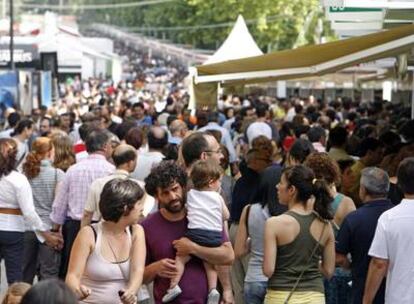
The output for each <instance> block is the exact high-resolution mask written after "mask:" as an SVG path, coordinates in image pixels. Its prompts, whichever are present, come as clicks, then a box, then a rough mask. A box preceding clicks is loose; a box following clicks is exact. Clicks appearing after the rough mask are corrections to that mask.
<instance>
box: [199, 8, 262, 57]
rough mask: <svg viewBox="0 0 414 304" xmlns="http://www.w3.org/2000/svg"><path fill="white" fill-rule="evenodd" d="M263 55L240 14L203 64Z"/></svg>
mask: <svg viewBox="0 0 414 304" xmlns="http://www.w3.org/2000/svg"><path fill="white" fill-rule="evenodd" d="M259 55H263V52H262V51H261V50H260V49H259V47H258V46H257V44H256V41H254V39H253V37H252V35H251V34H250V32H249V29H248V28H247V26H246V22H245V21H244V18H243V16H242V15H239V16H238V17H237V21H236V23H235V24H234V26H233V29H232V30H231V32H230V34H229V36H228V37H227V38H226V40H225V41H224V42H223V44H222V45H221V46H220V48H219V49H218V50H217V51H216V52H215V53H214V55H212V56H211V57H210V58H209V59H208V60H207V61H206V62H204V64H212V63H218V62H223V61H227V60H234V59H241V58H247V57H252V56H259Z"/></svg>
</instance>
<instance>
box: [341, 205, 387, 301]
mask: <svg viewBox="0 0 414 304" xmlns="http://www.w3.org/2000/svg"><path fill="white" fill-rule="evenodd" d="M393 206H394V205H393V204H392V203H391V202H390V201H389V200H388V199H386V200H374V201H370V202H368V203H365V204H363V205H362V206H361V207H360V208H359V209H357V210H355V211H353V212H351V213H350V214H348V216H347V217H346V218H345V220H344V221H343V223H342V225H341V229H340V230H339V233H338V236H337V239H336V252H337V253H340V254H344V255H346V254H348V253H350V254H351V257H352V266H351V269H352V293H353V303H354V304H356V303H358V304H360V303H362V297H363V294H364V288H365V281H366V278H367V273H368V267H369V262H370V260H371V258H370V257H369V256H368V251H369V248H370V246H371V243H372V240H373V238H374V235H375V230H376V228H377V223H378V218H379V217H380V216H381V214H382V213H383V212H385V211H387V210H388V209H390V208H392V207H393ZM384 295H385V280H383V282H382V284H381V287H380V289H379V290H378V292H377V295H376V297H375V300H374V304H379V303H381V304H383V303H384Z"/></svg>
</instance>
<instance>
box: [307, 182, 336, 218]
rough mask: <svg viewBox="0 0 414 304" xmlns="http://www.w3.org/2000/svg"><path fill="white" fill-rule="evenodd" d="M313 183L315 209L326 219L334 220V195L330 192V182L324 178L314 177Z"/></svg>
mask: <svg viewBox="0 0 414 304" xmlns="http://www.w3.org/2000/svg"><path fill="white" fill-rule="evenodd" d="M312 184H313V196H314V197H315V203H314V205H313V210H315V212H316V213H317V214H318V215H319V216H320V217H321V218H323V219H324V220H332V219H333V214H332V210H331V204H332V196H331V194H330V192H329V185H328V183H327V182H326V181H325V180H324V179H313V181H312Z"/></svg>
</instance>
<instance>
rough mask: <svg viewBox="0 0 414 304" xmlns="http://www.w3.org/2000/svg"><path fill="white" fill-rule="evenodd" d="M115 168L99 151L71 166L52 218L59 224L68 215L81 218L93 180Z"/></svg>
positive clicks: (77, 218) (55, 204) (56, 199)
mask: <svg viewBox="0 0 414 304" xmlns="http://www.w3.org/2000/svg"><path fill="white" fill-rule="evenodd" d="M114 170H115V167H114V166H113V165H112V164H111V163H109V162H108V161H107V160H106V159H105V157H104V156H103V155H101V154H97V153H94V154H91V155H89V156H88V157H87V158H86V159H84V160H82V161H81V162H79V163H77V164H75V165H73V166H72V167H70V168H69V170H68V171H67V172H66V175H65V177H64V179H63V182H62V185H61V187H60V188H59V191H58V193H57V196H56V198H55V200H54V202H53V207H52V213H51V215H50V218H51V220H52V221H53V222H54V223H56V224H59V225H63V224H64V222H65V219H66V218H67V217H69V218H71V219H73V220H80V219H81V218H82V215H83V210H84V208H85V203H86V198H87V196H88V191H89V187H90V185H91V184H92V182H93V181H94V180H95V179H97V178H100V177H103V176H106V175H109V174H111V173H112V172H113V171H114Z"/></svg>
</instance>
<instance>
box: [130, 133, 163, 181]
mask: <svg viewBox="0 0 414 304" xmlns="http://www.w3.org/2000/svg"><path fill="white" fill-rule="evenodd" d="M147 139H148V148H149V151H148V152H142V153H140V152H139V153H138V162H137V166H136V168H135V170H134V172H132V173H131V177H132V178H135V179H137V180H140V181H144V179H145V178H146V177H147V176H148V175H149V174H150V172H151V169H152V167H154V166H155V165H157V164H158V163H160V162H161V161H162V160H163V159H164V157H165V156H164V154H162V151H163V149H164V148H165V146H166V145H167V144H168V134H167V131H165V130H164V129H163V128H161V127H155V126H154V127H151V128H150V130H149V131H148V135H147Z"/></svg>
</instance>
